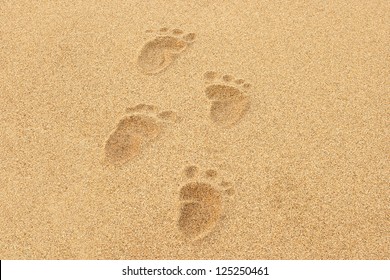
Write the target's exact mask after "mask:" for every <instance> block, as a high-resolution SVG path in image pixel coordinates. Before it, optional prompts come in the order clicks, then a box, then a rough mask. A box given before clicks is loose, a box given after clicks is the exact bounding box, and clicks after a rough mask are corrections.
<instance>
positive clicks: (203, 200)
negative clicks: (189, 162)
mask: <svg viewBox="0 0 390 280" xmlns="http://www.w3.org/2000/svg"><path fill="white" fill-rule="evenodd" d="M198 172H199V170H198V168H197V167H196V166H189V167H187V168H186V169H185V170H184V173H185V176H186V177H187V179H188V180H193V181H191V182H188V183H187V184H185V185H184V186H182V188H181V190H180V204H181V208H180V215H179V220H178V227H179V230H180V231H181V232H182V233H183V235H184V237H185V238H186V239H187V240H191V241H194V240H198V239H201V238H204V237H205V236H206V235H208V234H209V233H210V232H211V231H212V230H213V228H214V227H215V226H216V225H217V223H218V222H219V221H220V219H221V216H222V214H223V197H224V195H227V196H232V195H233V194H234V188H233V186H232V185H231V184H230V183H227V182H224V181H222V182H220V183H219V187H216V186H215V184H213V183H210V182H208V181H210V180H216V178H217V172H216V171H215V170H212V169H210V170H207V171H206V172H205V174H204V177H205V179H204V180H202V181H198V180H194V179H195V177H196V176H197V175H198Z"/></svg>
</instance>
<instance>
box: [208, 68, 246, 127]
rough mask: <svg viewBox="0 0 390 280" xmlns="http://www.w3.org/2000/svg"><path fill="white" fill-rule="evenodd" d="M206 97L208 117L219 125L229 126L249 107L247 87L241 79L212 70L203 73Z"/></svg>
mask: <svg viewBox="0 0 390 280" xmlns="http://www.w3.org/2000/svg"><path fill="white" fill-rule="evenodd" d="M204 79H205V83H206V89H205V93H206V97H207V98H208V99H209V100H210V101H211V108H210V119H211V120H212V121H213V122H214V123H215V124H217V125H219V126H221V127H225V128H227V127H231V126H233V125H235V124H236V123H237V122H239V121H240V120H241V119H242V118H243V116H244V114H245V113H246V111H247V110H248V108H249V96H248V95H247V91H248V89H249V88H250V87H251V85H250V84H249V83H246V82H245V81H244V80H243V79H235V78H234V77H233V76H231V75H223V76H222V77H220V75H219V74H218V73H216V72H213V71H208V72H206V73H205V74H204Z"/></svg>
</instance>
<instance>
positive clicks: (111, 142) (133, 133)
mask: <svg viewBox="0 0 390 280" xmlns="http://www.w3.org/2000/svg"><path fill="white" fill-rule="evenodd" d="M160 133H161V126H160V125H159V123H158V122H157V121H156V119H154V118H152V117H149V116H145V115H133V116H126V117H124V118H122V119H121V120H120V121H119V123H118V125H117V127H116V129H115V131H114V132H113V133H112V134H111V135H110V137H109V138H108V140H107V141H106V145H105V154H106V160H107V161H108V162H109V163H111V164H122V163H125V162H126V161H128V160H130V159H132V158H134V157H135V156H137V155H138V154H139V153H140V150H141V146H142V143H143V142H144V141H145V140H153V139H154V138H156V137H157V136H158V135H159V134H160Z"/></svg>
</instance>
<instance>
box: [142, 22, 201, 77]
mask: <svg viewBox="0 0 390 280" xmlns="http://www.w3.org/2000/svg"><path fill="white" fill-rule="evenodd" d="M146 32H147V33H155V38H154V39H153V40H151V41H149V42H147V43H146V44H145V45H144V46H143V47H142V49H141V52H140V54H139V56H138V66H139V67H140V69H141V71H142V72H143V73H145V74H148V75H151V74H157V73H159V72H161V71H163V70H164V69H166V68H167V67H168V66H169V65H171V64H172V62H173V61H174V60H175V59H176V58H177V57H178V55H179V54H180V53H181V52H183V51H184V50H185V49H186V48H187V47H188V46H189V45H190V44H191V43H193V42H194V40H195V37H196V35H195V33H187V34H184V32H183V31H182V30H180V29H173V30H169V29H168V28H161V29H160V30H159V31H157V32H154V31H152V30H147V31H146Z"/></svg>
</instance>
